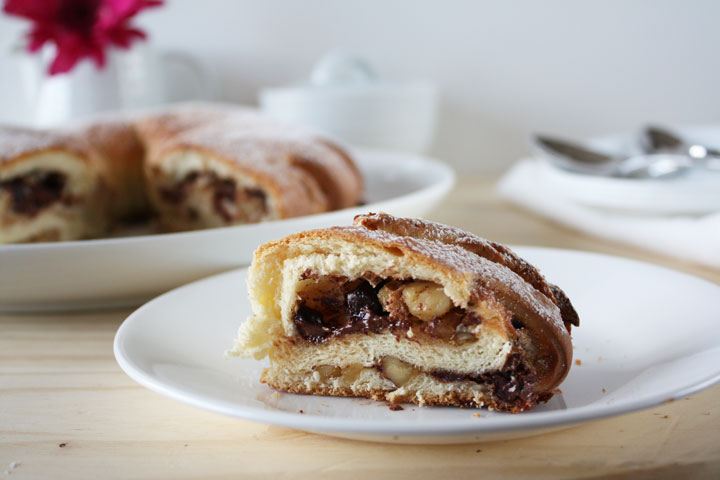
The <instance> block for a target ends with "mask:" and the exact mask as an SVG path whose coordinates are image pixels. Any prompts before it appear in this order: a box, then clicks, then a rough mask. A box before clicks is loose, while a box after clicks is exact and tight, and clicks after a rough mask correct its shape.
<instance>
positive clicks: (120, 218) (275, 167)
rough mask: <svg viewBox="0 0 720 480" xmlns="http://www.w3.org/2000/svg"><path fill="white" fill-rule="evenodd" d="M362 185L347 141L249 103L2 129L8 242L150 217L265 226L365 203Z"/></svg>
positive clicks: (174, 227)
mask: <svg viewBox="0 0 720 480" xmlns="http://www.w3.org/2000/svg"><path fill="white" fill-rule="evenodd" d="M363 190H364V185H363V180H362V176H361V174H360V172H359V171H358V169H357V167H356V166H355V164H354V163H353V161H352V159H351V158H350V157H349V156H348V155H347V154H346V153H345V152H344V150H342V149H341V148H340V147H338V146H337V145H335V144H333V143H332V142H330V141H329V140H327V139H325V138H323V137H322V136H320V135H318V134H316V133H314V132H311V131H308V130H305V129H302V128H300V127H293V126H288V125H284V124H280V123H277V122H275V121H273V120H269V119H266V118H264V117H262V116H261V115H259V114H257V113H256V112H255V111H253V110H250V109H245V108H238V107H222V106H216V105H206V104H201V105H198V104H190V105H180V106H175V107H173V108H172V109H169V110H166V111H164V112H159V113H155V114H145V115H142V116H140V117H137V118H133V119H129V118H128V119H96V120H95V121H93V122H92V123H88V124H85V125H76V126H74V127H72V128H66V129H61V130H55V131H40V130H27V129H19V128H13V127H0V243H13V242H27V241H50V240H73V239H81V238H91V237H97V236H101V235H103V234H106V233H108V232H109V230H110V229H112V228H113V227H115V226H117V225H121V224H123V223H124V222H126V221H128V220H136V219H139V218H147V217H150V216H154V217H155V218H156V219H157V221H158V224H159V225H160V226H161V228H162V230H165V231H180V230H189V229H199V228H208V227H220V226H227V225H237V224H243V223H255V222H261V221H267V220H275V219H282V218H289V217H294V216H299V215H307V214H313V213H320V212H325V211H328V210H334V209H339V208H346V207H350V206H354V205H357V204H358V203H359V202H360V201H361V200H362V196H363Z"/></svg>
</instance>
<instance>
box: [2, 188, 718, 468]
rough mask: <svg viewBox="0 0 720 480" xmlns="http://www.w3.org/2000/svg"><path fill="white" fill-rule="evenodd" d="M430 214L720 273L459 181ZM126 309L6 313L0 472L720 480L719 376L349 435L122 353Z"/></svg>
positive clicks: (500, 236)
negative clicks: (118, 348) (476, 421)
mask: <svg viewBox="0 0 720 480" xmlns="http://www.w3.org/2000/svg"><path fill="white" fill-rule="evenodd" d="M428 218H430V219H433V220H437V221H440V222H444V223H448V224H452V225H456V226H458V227H461V228H465V229H467V230H470V231H472V232H475V233H477V234H480V235H482V236H485V237H488V238H491V239H493V240H496V241H499V242H503V243H513V244H530V245H541V246H550V247H562V248H571V249H579V250H589V251H596V252H603V253H610V254H615V255H620V256H624V257H630V258H636V259H639V260H645V261H650V262H655V263H659V264H663V265H666V266H669V267H671V268H675V269H678V270H683V271H686V272H690V273H693V274H696V275H698V276H701V277H704V278H706V279H709V280H711V281H714V282H716V283H720V271H717V270H712V269H706V268H701V267H697V266H692V265H688V264H684V263H681V262H677V261H673V260H670V259H666V258H660V257H657V256H654V255H652V254H649V253H646V252H643V251H641V250H637V249H633V248H629V247H625V246H622V245H620V244H613V243H610V242H607V241H604V240H600V239H596V238H591V237H587V236H585V235H582V234H579V233H576V232H574V231H571V230H568V229H565V228H562V227H560V226H557V225H554V224H552V223H549V222H546V221H544V220H542V219H540V218H538V217H535V216H532V215H530V214H527V213H525V212H523V211H520V210H517V209H514V208H513V207H510V206H507V205H505V204H504V203H502V202H501V201H500V200H499V199H497V197H496V196H495V195H494V194H493V191H492V182H491V181H490V180H489V179H484V178H479V177H474V178H473V177H471V178H469V179H465V180H463V181H461V182H460V183H459V185H458V186H457V187H456V189H455V190H454V192H453V193H452V194H451V195H450V196H449V198H448V199H447V200H446V201H444V202H443V203H442V205H441V206H440V207H439V208H437V209H436V210H435V211H434V212H433V213H431V214H430V215H428ZM129 313H130V310H123V311H110V312H93V313H79V314H77V313H76V314H54V315H53V314H42V315H37V314H32V315H7V314H0V478H12V479H16V478H17V479H23V478H48V479H50V478H52V479H55V478H73V479H75V478H93V479H96V478H128V479H135V478H168V479H170V478H172V479H184V478H202V479H207V478H224V477H241V478H247V477H257V478H277V477H280V476H282V477H292V478H312V479H318V478H327V477H330V476H334V477H342V478H377V477H379V478H385V477H392V478H412V479H418V478H435V477H439V478H475V477H479V476H483V478H499V477H503V478H527V477H533V478H633V479H637V478H639V479H644V478H720V408H719V406H720V386H715V387H713V388H711V389H709V390H706V391H704V392H702V393H699V394H697V395H694V396H692V397H690V398H687V399H684V400H680V401H676V402H671V403H667V404H664V405H661V406H659V407H656V408H652V409H649V410H644V411H640V412H636V413H633V414H628V415H624V416H621V417H615V418H610V419H606V420H601V421H597V422H594V423H590V424H584V425H580V426H577V427H573V428H570V429H567V430H564V431H560V432H556V433H551V434H545V435H541V436H537V437H530V438H525V439H519V440H511V441H497V442H490V443H479V444H473V445H448V446H413V445H385V444H373V443H363V442H358V441H350V440H340V439H335V438H331V437H325V436H321V435H314V434H309V433H303V432H299V431H294V430H289V429H285V428H279V427H271V426H266V425H262V424H257V423H253V422H247V421H241V420H236V419H232V418H227V417H223V416H220V415H216V414H212V413H208V412H205V411H203V410H199V409H196V408H193V407H189V406H186V405H183V404H181V403H178V402H176V401H174V400H170V399H168V398H165V397H163V396H160V395H158V394H156V393H153V392H151V391H149V390H146V389H145V388H143V387H140V386H139V385H137V384H136V383H135V382H134V381H133V380H131V379H130V378H129V377H128V376H126V375H125V374H124V373H123V372H122V371H121V370H120V368H119V367H118V365H117V364H116V363H115V359H114V357H113V351H112V341H113V335H114V334H115V331H116V329H117V328H118V326H119V325H120V323H121V322H122V320H123V319H124V318H125V317H126V316H127V315H128V314H129Z"/></svg>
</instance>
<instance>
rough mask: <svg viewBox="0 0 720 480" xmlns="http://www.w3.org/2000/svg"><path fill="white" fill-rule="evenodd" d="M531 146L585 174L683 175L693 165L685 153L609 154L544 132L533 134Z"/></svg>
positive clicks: (649, 176) (629, 175)
mask: <svg viewBox="0 0 720 480" xmlns="http://www.w3.org/2000/svg"><path fill="white" fill-rule="evenodd" d="M533 146H534V147H535V149H536V150H537V151H538V152H539V153H541V154H542V155H543V156H545V157H546V158H547V159H548V160H550V161H551V162H552V163H553V164H554V165H555V166H557V167H559V168H562V169H564V170H568V171H571V172H576V173H583V174H586V175H601V176H608V177H622V178H637V179H642V178H654V179H660V178H671V177H676V176H679V175H682V174H683V173H685V172H687V171H688V170H689V169H690V168H692V166H693V161H692V159H690V158H689V157H688V156H687V155H679V154H664V153H657V154H643V155H632V156H620V155H610V154H607V153H602V152H598V151H596V150H592V149H589V148H587V147H584V146H581V145H578V144H575V143H572V142H567V141H564V140H558V139H556V138H550V137H547V136H544V135H535V136H534V137H533Z"/></svg>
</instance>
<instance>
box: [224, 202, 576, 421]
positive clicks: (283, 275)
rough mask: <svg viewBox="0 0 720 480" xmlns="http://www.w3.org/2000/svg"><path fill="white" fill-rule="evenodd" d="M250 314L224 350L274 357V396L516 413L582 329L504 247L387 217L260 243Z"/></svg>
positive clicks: (561, 366)
mask: <svg viewBox="0 0 720 480" xmlns="http://www.w3.org/2000/svg"><path fill="white" fill-rule="evenodd" d="M248 289H249V294H250V302H251V305H252V310H253V315H252V317H251V318H250V319H248V320H247V321H246V322H245V323H243V324H242V325H241V326H240V330H239V334H238V338H237V340H236V342H235V345H234V347H233V348H232V349H231V350H230V351H229V352H228V354H229V355H238V356H245V357H248V356H252V357H255V358H256V359H262V358H264V357H266V356H267V357H269V359H270V367H269V368H267V369H266V370H265V371H264V373H263V375H262V381H263V382H265V383H267V384H268V385H269V386H271V387H272V388H275V389H277V390H281V391H286V392H292V393H303V394H317V395H336V396H359V397H368V398H373V399H375V400H386V401H389V402H393V403H400V402H413V403H417V404H419V405H450V406H463V407H482V406H486V407H489V408H492V409H497V410H502V411H507V412H513V413H516V412H520V411H523V410H527V409H529V408H531V407H533V406H534V405H536V404H537V403H538V402H541V401H547V400H548V399H549V398H550V397H552V396H553V394H554V393H555V392H556V389H557V387H558V385H560V383H561V382H562V381H563V379H564V378H565V376H566V375H567V374H568V372H569V370H570V366H571V363H572V345H571V342H570V330H571V328H572V325H575V326H577V325H579V319H578V316H577V313H576V312H575V310H574V308H573V306H572V304H571V303H570V301H569V300H568V298H567V297H566V295H565V294H564V293H563V291H562V290H561V289H560V288H558V287H557V286H555V285H553V284H550V283H548V282H546V281H545V279H544V278H543V276H542V275H541V274H540V273H539V272H538V270H537V269H536V268H535V267H533V266H532V265H530V264H529V263H527V262H526V261H524V260H523V259H521V258H520V257H518V256H517V255H516V254H515V253H513V252H512V251H511V250H510V249H508V248H507V247H504V246H502V245H499V244H497V243H493V242H490V241H488V240H485V239H483V238H480V237H477V236H475V235H473V234H470V233H468V232H464V231H462V230H460V229H457V228H452V227H448V226H445V225H441V224H437V223H433V222H427V221H422V220H416V219H409V218H398V217H393V216H391V215H387V214H368V215H360V216H358V217H356V218H355V222H354V225H353V226H348V227H333V228H328V229H322V230H312V231H307V232H302V233H298V234H295V235H290V236H289V237H286V238H284V239H281V240H276V241H273V242H270V243H267V244H265V245H263V246H261V247H260V248H259V249H258V250H257V251H256V252H255V256H254V258H253V262H252V265H251V267H250V270H249V274H248Z"/></svg>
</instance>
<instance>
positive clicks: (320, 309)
mask: <svg viewBox="0 0 720 480" xmlns="http://www.w3.org/2000/svg"><path fill="white" fill-rule="evenodd" d="M308 278H312V279H313V281H315V282H316V283H315V284H314V285H313V286H312V287H311V288H309V289H306V290H303V291H302V292H301V293H300V296H301V298H300V299H299V300H298V303H297V307H296V308H295V312H294V313H293V322H294V323H295V326H296V328H297V331H298V334H299V335H300V337H301V338H303V339H304V340H307V341H309V342H313V343H321V342H324V341H326V340H328V339H329V338H332V337H338V336H341V335H346V334H351V333H379V332H381V331H385V330H389V331H391V332H392V333H394V334H395V335H407V334H408V332H409V330H410V329H411V328H412V329H413V332H414V333H419V332H422V333H425V334H427V335H428V336H430V337H433V338H438V339H443V340H449V341H452V342H456V343H466V342H468V341H474V340H475V338H474V336H472V338H469V336H471V335H472V334H469V333H468V332H467V330H469V329H470V327H472V326H474V325H477V324H479V323H480V322H481V321H482V319H480V318H479V317H477V316H476V315H474V314H472V313H466V312H464V311H463V310H462V309H461V308H457V307H455V308H453V309H451V310H450V311H449V312H447V313H445V314H444V315H442V316H440V317H437V318H435V319H433V320H432V321H430V322H424V321H422V320H420V319H418V318H415V317H413V316H412V315H411V314H410V313H409V312H408V311H407V309H406V308H404V307H403V306H402V304H401V302H400V301H396V302H392V305H393V306H392V308H391V310H390V311H385V310H384V309H383V306H382V304H381V302H380V300H379V299H378V292H379V291H380V289H381V288H382V287H384V286H386V285H387V286H388V287H389V288H390V287H400V286H402V285H403V284H404V283H408V282H407V281H398V280H393V279H386V280H382V279H379V278H378V277H377V276H375V275H367V276H366V278H359V279H356V280H349V279H348V278H347V277H343V276H339V275H329V276H324V277H317V276H314V275H311V274H308V273H306V274H304V275H303V279H308ZM398 293H399V290H398Z"/></svg>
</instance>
